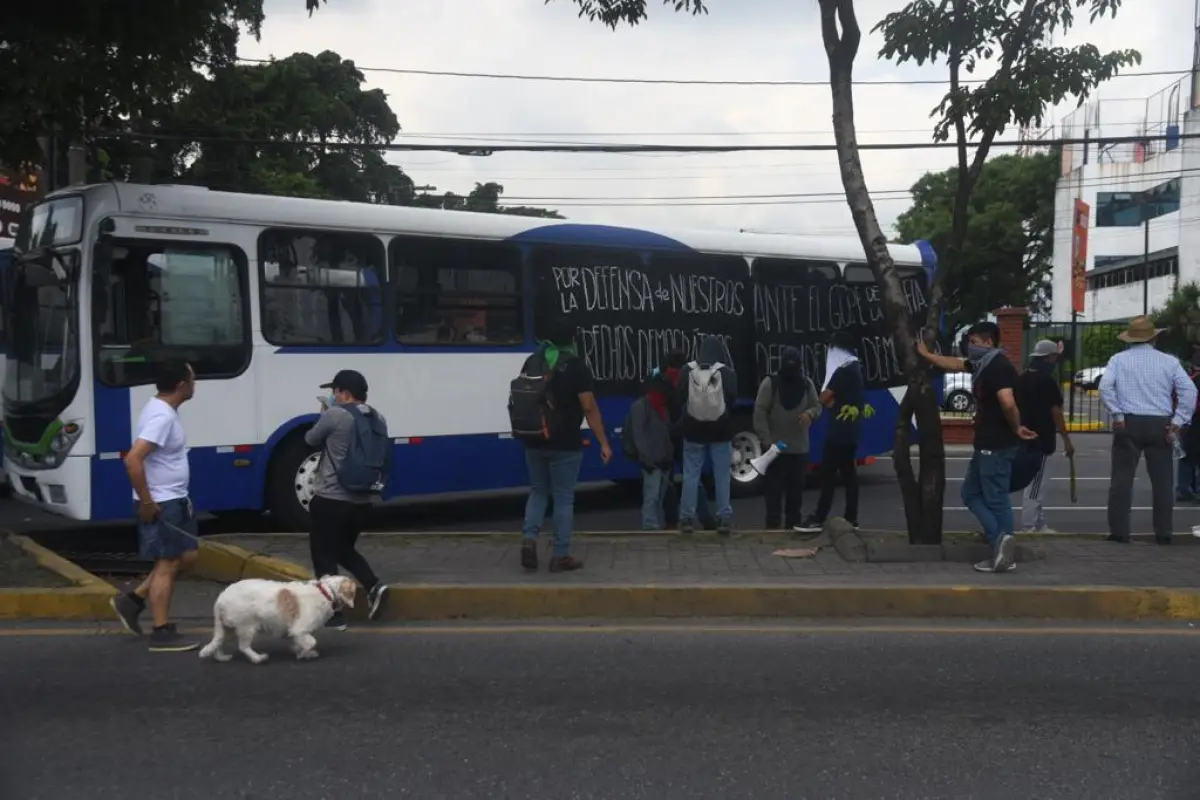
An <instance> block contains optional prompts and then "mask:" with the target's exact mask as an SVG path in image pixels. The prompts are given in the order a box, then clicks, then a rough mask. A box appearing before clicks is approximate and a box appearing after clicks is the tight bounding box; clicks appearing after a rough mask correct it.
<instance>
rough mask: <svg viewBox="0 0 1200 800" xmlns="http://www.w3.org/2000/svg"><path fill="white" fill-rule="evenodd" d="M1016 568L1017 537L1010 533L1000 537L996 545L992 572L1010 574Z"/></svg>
mask: <svg viewBox="0 0 1200 800" xmlns="http://www.w3.org/2000/svg"><path fill="white" fill-rule="evenodd" d="M1016 566H1017V537H1015V536H1013V535H1012V534H1011V533H1005V534H1003V535H1001V537H1000V541H998V542H997V543H996V560H995V561H994V562H993V565H992V567H993V568H992V571H993V572H1012V571H1013V570H1014V569H1016Z"/></svg>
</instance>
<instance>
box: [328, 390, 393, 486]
mask: <svg viewBox="0 0 1200 800" xmlns="http://www.w3.org/2000/svg"><path fill="white" fill-rule="evenodd" d="M342 408H344V409H345V410H346V411H348V412H349V413H350V416H352V417H353V418H354V435H353V436H352V437H351V438H350V448H349V449H348V450H347V451H346V457H345V458H343V459H342V460H341V461H340V462H335V463H334V472H335V473H336V474H337V477H338V483H340V484H341V485H342V488H343V489H345V490H346V491H347V492H350V493H352V494H372V493H373V494H382V493H383V491H384V489H385V488H387V483H388V470H389V468H390V467H391V463H392V439H391V437H390V436H388V430H387V423H386V422H384V421H383V419H382V418H381V417H380V416H379V415H378V414H376V413H375V412H374V411H372V410H368V411H366V412H364V411H363V410H362V409H361V408H359V407H358V405H356V404H354V403H348V404H346V405H344V406H342Z"/></svg>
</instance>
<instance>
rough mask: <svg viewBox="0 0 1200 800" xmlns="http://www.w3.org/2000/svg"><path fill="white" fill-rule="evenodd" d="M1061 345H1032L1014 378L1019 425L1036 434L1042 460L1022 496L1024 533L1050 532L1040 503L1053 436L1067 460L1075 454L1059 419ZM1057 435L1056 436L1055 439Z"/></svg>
mask: <svg viewBox="0 0 1200 800" xmlns="http://www.w3.org/2000/svg"><path fill="white" fill-rule="evenodd" d="M1061 352H1062V345H1061V344H1059V343H1056V342H1052V341H1050V340H1048V339H1043V340H1042V341H1040V342H1038V343H1037V344H1035V345H1034V346H1033V352H1032V353H1031V354H1030V358H1029V368H1028V369H1026V370H1025V371H1024V372H1023V373H1021V377H1020V378H1018V379H1017V405H1018V406H1019V407H1020V409H1021V423H1022V424H1023V425H1024V426H1025V427H1026V428H1029V430H1031V431H1033V432H1034V433H1036V434H1037V442H1038V446H1039V448H1040V449H1041V453H1042V460H1041V464H1040V465H1039V466H1038V470H1037V474H1036V475H1034V478H1033V481H1032V482H1031V483H1030V484H1029V485H1028V486H1026V487H1025V490H1024V492H1023V494H1022V499H1023V505H1022V508H1021V527H1022V529H1023V530H1024V531H1025V532H1026V533H1054V531H1053V530H1052V529H1051V528H1049V527H1047V525H1046V512H1045V509H1044V505H1043V504H1044V503H1045V500H1046V494H1047V492H1048V491H1049V488H1050V487H1049V483H1048V482H1047V481H1046V480H1045V477H1046V465H1047V464H1048V463H1049V462H1050V457H1051V456H1052V455H1054V451H1055V445H1056V443H1057V436H1061V437H1062V442H1063V452H1064V453H1065V454H1066V456H1067V458H1070V457H1072V456H1074V455H1075V445H1073V444H1071V434H1070V433H1068V432H1067V421H1066V419H1065V418H1064V417H1063V394H1062V387H1061V386H1060V385H1059V383H1058V378H1057V377H1056V375H1055V369H1056V367H1057V365H1058V357H1059V354H1060V353H1061ZM1056 434H1057V436H1056Z"/></svg>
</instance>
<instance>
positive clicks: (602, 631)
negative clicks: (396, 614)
mask: <svg viewBox="0 0 1200 800" xmlns="http://www.w3.org/2000/svg"><path fill="white" fill-rule="evenodd" d="M1186 624H1187V625H1188V627H1171V628H1167V627H1156V626H1147V625H1134V624H1131V625H1129V626H1115V627H1114V626H1108V627H1089V626H1061V625H1060V626H1053V627H1049V626H1046V627H1043V626H1038V625H1033V626H1029V627H1026V626H1012V625H1006V626H1000V625H996V626H993V625H987V624H980V625H812V624H809V625H771V624H766V625H754V624H744V625H736V624H729V625H709V624H686V623H682V624H674V625H670V624H645V625H638V624H627V625H587V624H586V623H585V624H580V625H564V624H561V623H559V624H553V623H549V624H544V625H506V624H503V623H498V624H496V625H472V626H423V625H418V624H414V625H411V626H404V627H401V626H389V625H379V626H364V627H351V628H350V629H349V630H347V631H345V632H344V633H348V634H367V635H371V636H446V635H451V636H495V635H510V634H514V633H518V634H530V635H533V634H539V635H540V634H548V635H592V636H595V635H614V634H631V633H709V634H743V633H744V634H803V635H816V634H831V633H832V634H842V635H844V634H852V633H871V634H887V633H908V634H913V633H917V634H943V635H947V634H949V635H958V636H966V635H981V634H986V635H1002V636H1197V635H1200V628H1195V627H1191V623H1186ZM180 631H181V632H182V633H187V634H191V635H199V634H208V633H211V632H212V629H211V628H192V627H184V628H181V629H180ZM66 636H92V637H109V638H117V637H122V638H128V639H131V640H132V639H134V637H132V636H130V634H129V633H127V632H125V631H124V630H122V629H121V628H117V627H114V628H111V629H103V630H100V629H93V628H4V629H0V637H8V638H21V637H25V638H54V637H59V638H61V637H66ZM139 638H140V637H139Z"/></svg>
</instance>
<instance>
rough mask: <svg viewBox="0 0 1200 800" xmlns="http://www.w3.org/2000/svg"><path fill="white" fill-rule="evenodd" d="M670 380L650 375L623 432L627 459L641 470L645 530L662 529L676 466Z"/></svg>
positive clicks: (622, 437)
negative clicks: (673, 469)
mask: <svg viewBox="0 0 1200 800" xmlns="http://www.w3.org/2000/svg"><path fill="white" fill-rule="evenodd" d="M667 381H668V379H667V377H666V376H665V375H662V374H661V373H658V374H655V375H652V376H650V378H649V379H648V380H647V381H646V390H645V392H644V393H643V394H642V396H641V397H639V398H638V399H637V400H635V401H634V402H633V405H632V406H630V408H629V416H627V417H626V418H625V424H624V426H623V427H622V429H621V440H622V443H623V445H624V448H625V457H626V458H628V459H629V460H630V461H633V462H634V463H635V464H637V465H639V466H640V467H641V468H642V530H644V531H657V530H662V528H663V525H664V524H665V522H666V511H665V508H664V505H663V501H664V500H665V499H666V496H667V491H668V487H669V484H670V482H671V480H672V475H671V472H672V467H673V466H674V464H675V447H674V445H673V443H672V440H671V411H670V407H669V403H670V390H669V387H668V385H667Z"/></svg>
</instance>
